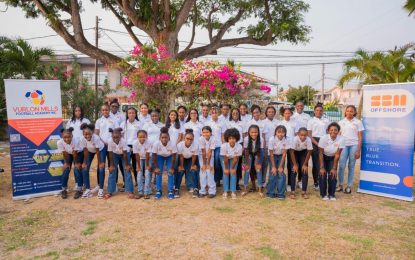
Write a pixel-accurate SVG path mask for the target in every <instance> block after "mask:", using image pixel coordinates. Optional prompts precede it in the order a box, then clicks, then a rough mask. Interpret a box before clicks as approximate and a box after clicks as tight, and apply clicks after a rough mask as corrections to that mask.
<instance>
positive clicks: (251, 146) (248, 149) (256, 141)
mask: <svg viewBox="0 0 415 260" xmlns="http://www.w3.org/2000/svg"><path fill="white" fill-rule="evenodd" d="M244 149H245V160H246V165H245V174H244V190H243V192H242V194H241V195H242V196H245V195H246V194H247V193H248V183H249V176H250V172H251V166H253V167H254V168H255V172H256V176H257V182H258V183H257V184H258V193H259V195H260V196H261V197H263V196H264V194H263V193H262V170H261V169H262V160H263V158H264V140H263V138H262V136H261V133H260V130H259V126H257V125H251V126H250V127H249V129H248V136H246V137H245V138H244Z"/></svg>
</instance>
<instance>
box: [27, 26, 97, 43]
mask: <svg viewBox="0 0 415 260" xmlns="http://www.w3.org/2000/svg"><path fill="white" fill-rule="evenodd" d="M93 29H95V28H94V27H91V28H86V29H84V31H89V30H93ZM56 36H59V35H57V34H49V35H44V36H37V37H31V38H26V39H23V40H24V41H30V40H37V39H44V38H50V37H56Z"/></svg>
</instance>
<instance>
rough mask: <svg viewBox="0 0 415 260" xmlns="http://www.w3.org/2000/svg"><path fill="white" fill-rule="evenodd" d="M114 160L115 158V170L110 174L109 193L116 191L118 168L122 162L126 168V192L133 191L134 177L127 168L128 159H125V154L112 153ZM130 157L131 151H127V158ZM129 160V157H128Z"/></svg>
mask: <svg viewBox="0 0 415 260" xmlns="http://www.w3.org/2000/svg"><path fill="white" fill-rule="evenodd" d="M112 154H113V156H112V158H113V160H114V170H113V171H112V172H110V175H109V176H108V187H107V189H108V193H114V192H115V190H116V187H117V168H118V165H119V164H120V163H121V165H122V167H123V168H124V176H125V192H130V193H131V192H133V191H134V188H133V178H132V176H131V172H130V171H127V170H125V166H126V163H127V162H126V161H124V155H123V154H116V153H112ZM129 157H130V153H127V158H129ZM127 160H128V159H127Z"/></svg>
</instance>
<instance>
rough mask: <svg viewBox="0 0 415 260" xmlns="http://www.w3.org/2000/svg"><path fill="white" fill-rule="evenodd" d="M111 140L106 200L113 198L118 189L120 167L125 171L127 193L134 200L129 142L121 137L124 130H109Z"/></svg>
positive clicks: (109, 143)
mask: <svg viewBox="0 0 415 260" xmlns="http://www.w3.org/2000/svg"><path fill="white" fill-rule="evenodd" d="M109 131H110V133H111V138H110V139H109V140H108V153H109V158H110V169H109V172H110V175H109V176H108V187H107V190H108V193H107V194H105V199H109V198H111V197H112V194H113V193H114V192H116V187H117V172H116V171H117V168H118V165H120V162H121V167H122V168H123V171H124V179H125V192H127V193H128V198H130V199H134V198H135V196H134V193H133V191H134V190H133V178H132V176H131V171H130V162H129V161H130V160H129V158H130V147H128V145H127V142H126V141H125V139H124V138H122V137H121V132H122V128H115V129H110V130H109Z"/></svg>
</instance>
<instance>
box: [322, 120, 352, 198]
mask: <svg viewBox="0 0 415 260" xmlns="http://www.w3.org/2000/svg"><path fill="white" fill-rule="evenodd" d="M327 132H328V134H327V135H324V136H323V137H321V138H320V141H319V142H318V147H319V151H320V155H319V156H320V195H321V197H322V198H323V200H336V196H335V192H336V183H337V164H338V162H339V159H340V154H341V153H342V150H343V148H344V143H345V140H344V138H343V137H342V136H340V135H339V132H340V126H339V124H337V123H331V124H329V126H328V128H327ZM327 194H328V195H327Z"/></svg>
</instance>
